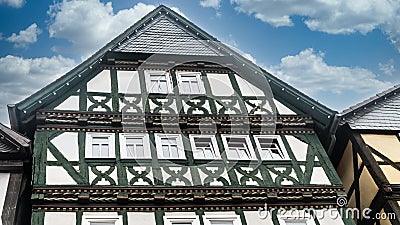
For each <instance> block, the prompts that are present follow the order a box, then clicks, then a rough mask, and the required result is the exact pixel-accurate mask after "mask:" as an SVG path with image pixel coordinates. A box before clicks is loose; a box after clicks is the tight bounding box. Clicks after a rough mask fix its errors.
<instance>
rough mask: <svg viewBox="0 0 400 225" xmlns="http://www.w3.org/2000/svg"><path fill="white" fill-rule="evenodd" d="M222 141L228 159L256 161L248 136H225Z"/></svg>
mask: <svg viewBox="0 0 400 225" xmlns="http://www.w3.org/2000/svg"><path fill="white" fill-rule="evenodd" d="M222 141H223V143H224V146H225V152H226V155H227V158H228V159H233V160H252V159H256V156H255V153H254V150H253V147H252V145H251V142H250V139H249V137H248V136H246V135H232V136H229V135H224V136H222Z"/></svg>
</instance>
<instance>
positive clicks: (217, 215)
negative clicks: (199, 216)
mask: <svg viewBox="0 0 400 225" xmlns="http://www.w3.org/2000/svg"><path fill="white" fill-rule="evenodd" d="M203 220H204V221H203V222H204V225H212V222H224V221H229V222H232V224H233V225H242V222H241V220H240V216H239V215H236V214H234V212H233V213H226V212H212V213H211V212H208V213H207V212H206V214H205V215H204V216H203Z"/></svg>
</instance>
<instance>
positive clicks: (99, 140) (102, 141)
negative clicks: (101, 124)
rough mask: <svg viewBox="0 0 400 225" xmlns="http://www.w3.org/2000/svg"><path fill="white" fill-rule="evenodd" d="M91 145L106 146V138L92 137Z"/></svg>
mask: <svg viewBox="0 0 400 225" xmlns="http://www.w3.org/2000/svg"><path fill="white" fill-rule="evenodd" d="M92 143H93V144H108V137H92Z"/></svg>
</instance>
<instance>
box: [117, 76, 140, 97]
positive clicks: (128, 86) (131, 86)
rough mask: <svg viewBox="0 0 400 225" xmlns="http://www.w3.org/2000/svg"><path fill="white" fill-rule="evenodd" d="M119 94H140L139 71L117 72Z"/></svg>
mask: <svg viewBox="0 0 400 225" xmlns="http://www.w3.org/2000/svg"><path fill="white" fill-rule="evenodd" d="M117 79H118V93H124V94H140V93H141V90H140V81H139V73H138V71H122V70H118V71H117Z"/></svg>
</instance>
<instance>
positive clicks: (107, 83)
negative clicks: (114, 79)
mask: <svg viewBox="0 0 400 225" xmlns="http://www.w3.org/2000/svg"><path fill="white" fill-rule="evenodd" d="M87 91H88V92H101V93H111V76H110V71H109V70H103V71H101V72H100V73H99V74H97V75H96V76H94V77H93V78H92V79H91V80H90V81H89V82H88V83H87Z"/></svg>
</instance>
